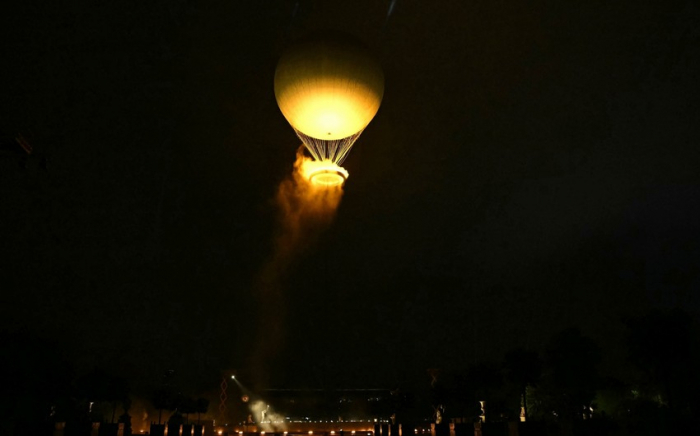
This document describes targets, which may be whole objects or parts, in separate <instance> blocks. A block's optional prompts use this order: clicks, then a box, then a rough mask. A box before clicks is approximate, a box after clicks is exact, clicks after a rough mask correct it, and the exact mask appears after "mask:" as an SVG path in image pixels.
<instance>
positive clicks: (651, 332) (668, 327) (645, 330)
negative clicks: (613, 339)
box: [627, 309, 700, 415]
mask: <svg viewBox="0 0 700 436" xmlns="http://www.w3.org/2000/svg"><path fill="white" fill-rule="evenodd" d="M627 326H628V329H629V333H628V335H627V357H628V360H629V361H630V363H632V364H633V365H634V366H635V367H636V368H637V369H638V370H640V372H641V377H640V379H639V380H638V390H639V391H640V395H641V396H642V397H645V398H659V399H660V403H661V405H665V406H667V407H668V408H670V409H672V410H676V411H684V413H688V414H691V415H692V413H693V412H698V404H697V400H696V399H695V397H696V396H697V392H696V391H695V389H696V388H695V387H696V386H698V383H700V377H698V374H697V368H698V366H700V353H699V350H700V347H699V346H698V345H699V344H698V340H697V333H696V332H695V326H694V325H693V319H692V317H691V316H690V314H689V313H687V312H685V311H683V310H680V309H674V310H671V311H660V310H656V311H653V312H650V313H648V314H646V315H644V316H641V317H637V318H633V319H631V320H629V321H628V322H627Z"/></svg>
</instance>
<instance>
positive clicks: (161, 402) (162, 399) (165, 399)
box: [151, 388, 173, 424]
mask: <svg viewBox="0 0 700 436" xmlns="http://www.w3.org/2000/svg"><path fill="white" fill-rule="evenodd" d="M172 396H173V394H172V392H170V390H169V389H167V388H160V389H157V390H156V391H155V392H153V396H152V397H151V403H152V404H153V407H155V408H156V409H158V424H161V422H162V421H163V409H166V410H167V409H168V408H169V406H170V403H172Z"/></svg>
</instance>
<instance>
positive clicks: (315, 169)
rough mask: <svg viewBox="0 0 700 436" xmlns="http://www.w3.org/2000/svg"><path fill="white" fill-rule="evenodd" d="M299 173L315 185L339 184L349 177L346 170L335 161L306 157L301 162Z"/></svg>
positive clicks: (330, 185) (328, 185)
mask: <svg viewBox="0 0 700 436" xmlns="http://www.w3.org/2000/svg"><path fill="white" fill-rule="evenodd" d="M301 173H302V175H303V176H304V178H305V179H306V180H308V181H309V182H311V184H312V185H315V186H327V187H332V186H341V185H342V184H343V183H345V180H347V178H348V177H349V175H350V174H349V173H348V172H347V170H346V169H345V168H343V167H341V166H339V165H336V164H335V163H333V162H331V161H329V160H324V161H316V160H311V159H306V160H304V162H303V163H302V164H301Z"/></svg>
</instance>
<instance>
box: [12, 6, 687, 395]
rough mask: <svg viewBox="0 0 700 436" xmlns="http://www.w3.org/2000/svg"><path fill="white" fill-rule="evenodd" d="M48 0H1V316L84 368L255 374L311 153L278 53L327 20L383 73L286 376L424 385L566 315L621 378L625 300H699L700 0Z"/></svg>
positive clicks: (138, 378) (320, 247)
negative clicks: (268, 277) (292, 195)
mask: <svg viewBox="0 0 700 436" xmlns="http://www.w3.org/2000/svg"><path fill="white" fill-rule="evenodd" d="M36 3H46V4H45V5H42V6H37V5H31V4H30V2H18V4H16V5H15V6H14V7H12V8H11V9H9V8H7V7H3V8H4V9H6V11H4V12H3V13H1V14H0V15H2V16H3V19H2V21H3V24H2V31H3V34H4V35H3V36H2V43H0V49H1V50H2V51H1V52H0V53H2V56H1V59H2V66H1V67H0V91H1V93H0V95H1V96H2V98H0V108H1V112H0V129H1V131H0V133H1V134H2V140H3V142H2V148H1V149H0V224H1V225H0V261H1V263H0V274H1V275H0V308H1V309H0V310H2V319H1V321H0V322H1V324H0V326H1V327H2V329H3V330H5V331H17V330H22V329H26V330H28V331H29V332H31V334H33V335H36V336H37V337H41V338H47V339H49V340H51V341H53V342H54V343H56V344H58V345H59V347H60V348H61V349H62V350H63V351H64V352H65V355H66V356H67V358H68V359H69V360H71V361H73V362H75V364H76V365H77V366H78V367H79V368H90V367H92V366H94V365H98V366H101V367H105V368H107V369H109V370H112V371H115V372H120V373H121V374H123V375H125V376H127V377H128V378H129V379H130V380H132V381H133V383H134V384H135V385H139V384H141V385H143V386H146V385H148V384H149V383H153V380H157V379H158V377H160V374H162V373H163V371H164V370H166V369H175V371H176V373H177V374H178V377H179V380H180V383H181V384H183V385H186V386H189V387H191V388H192V389H209V388H211V387H216V386H218V381H217V380H218V379H219V376H220V371H221V370H228V369H231V370H237V371H239V372H240V373H242V374H246V372H250V371H251V368H249V357H250V353H251V350H253V349H254V348H255V346H256V344H255V342H256V341H257V340H258V338H257V332H256V329H257V328H258V325H259V322H258V321H259V320H258V319H257V318H258V313H260V311H261V309H260V305H261V304H266V303H265V302H261V300H260V299H259V298H257V297H256V296H255V286H254V283H255V281H256V278H257V277H258V275H259V274H260V271H261V268H262V267H263V265H264V264H265V262H266V260H267V259H268V258H269V256H270V254H271V250H272V246H273V241H274V235H275V232H276V226H277V220H278V217H277V211H276V208H275V205H274V202H273V198H274V195H275V191H276V189H277V186H278V185H279V183H280V182H281V181H282V180H283V179H284V178H285V177H287V176H288V175H289V174H290V173H291V170H292V164H293V161H294V158H295V151H296V148H297V147H298V145H299V140H298V139H297V138H296V136H295V134H294V131H293V130H292V128H291V127H290V126H289V125H288V124H287V122H286V120H285V119H284V117H283V116H282V114H281V113H280V111H279V109H278V108H277V105H276V102H275V97H274V93H273V76H274V70H275V65H276V62H277V60H278V59H279V56H280V55H281V54H282V53H283V52H284V50H285V49H286V48H287V47H289V45H290V44H292V42H293V41H294V40H295V39H296V38H299V37H302V36H304V35H307V34H308V33H310V32H313V31H316V30H319V29H332V30H340V31H343V32H347V33H351V34H353V35H355V36H357V37H359V38H360V39H362V40H363V41H364V42H366V43H367V44H368V45H369V46H370V47H371V48H372V50H374V52H375V53H376V54H377V57H378V58H379V59H380V62H381V64H382V66H383V68H384V72H385V76H386V89H385V94H384V100H383V104H382V106H381V108H380V110H379V113H378V114H377V116H376V117H375V119H374V120H373V121H372V123H371V124H370V125H369V127H368V128H367V129H366V130H365V132H364V133H363V135H362V136H361V138H360V139H359V141H358V142H357V143H356V145H355V147H354V149H353V151H352V152H351V154H350V156H349V158H348V159H347V161H346V162H345V167H346V168H347V169H348V171H349V172H350V178H349V179H348V181H347V184H346V186H345V194H344V197H343V200H342V203H341V205H340V208H339V210H338V212H337V216H336V218H335V220H334V222H333V223H332V225H331V226H330V227H329V228H328V229H326V230H325V231H323V233H322V234H321V235H320V236H319V237H318V239H317V240H316V241H315V243H313V244H309V246H307V247H305V250H304V252H303V253H300V254H299V256H298V257H297V258H296V259H294V263H293V272H292V273H290V274H289V275H288V276H287V277H286V279H285V283H284V289H283V297H282V298H283V301H282V304H283V306H284V307H285V308H286V315H285V317H284V319H283V325H282V326H281V328H283V330H284V331H285V332H286V334H285V339H284V345H283V346H282V347H280V350H279V355H278V358H276V359H275V363H274V365H272V372H273V374H272V375H271V383H272V385H274V386H275V387H323V386H344V387H390V386H396V385H400V384H402V383H406V382H407V381H411V380H418V379H420V380H423V379H425V380H427V377H428V376H427V375H426V369H427V368H446V369H449V368H464V367H466V366H468V365H470V364H473V363H474V362H482V361H488V360H497V359H500V358H501V356H502V355H503V353H504V352H506V351H508V350H509V349H511V348H513V347H516V346H523V347H528V348H531V349H535V350H538V349H541V348H542V347H543V345H544V344H545V343H546V341H547V340H548V339H549V338H550V337H551V336H552V335H553V334H554V333H556V332H558V331H560V330H561V329H563V328H565V327H569V326H578V327H580V328H581V329H582V331H583V332H584V333H585V334H586V335H589V336H590V337H592V338H594V339H595V340H596V341H598V342H599V344H601V346H603V347H604V350H605V353H604V354H605V356H606V359H607V360H606V361H605V363H604V365H606V367H607V368H608V369H609V370H610V371H611V372H614V370H615V361H616V359H618V358H619V357H620V356H619V351H618V349H619V344H620V341H621V340H622V338H623V335H624V324H623V323H622V320H623V319H624V318H625V317H628V316H631V315H636V314H640V313H644V312H645V311H647V310H649V309H651V308H671V307H674V306H682V307H684V308H686V309H687V310H689V311H691V312H693V313H695V314H697V313H698V312H700V293H698V290H699V289H700V274H699V270H698V262H700V201H698V198H699V197H700V184H699V183H698V179H699V177H698V176H697V173H698V171H700V148H699V147H698V138H699V137H700V135H699V133H700V120H698V114H699V113H700V107H699V102H700V100H699V97H700V93H699V92H698V89H699V87H698V85H697V83H698V80H699V79H700V77H699V74H698V73H699V72H700V69H699V68H698V66H699V65H700V49H699V47H700V30H699V28H698V27H697V26H696V25H695V23H697V22H698V21H699V20H700V8H699V7H698V5H697V4H695V2H692V1H690V0H688V1H685V2H681V1H678V2H662V1H658V2H633V1H620V2H609V1H597V0H594V1H586V2H579V3H580V4H574V3H575V2H562V1H554V0H552V1H517V2H516V1H502V0H489V1H481V0H474V1H462V0H449V1H448V0H440V1H430V2H429V1H420V0H398V1H393V2H392V1H389V0H382V1H375V0H363V1H355V0H354V1H349V0H344V1H320V0H317V1H313V0H301V1H298V2H297V1H293V0H284V1H272V0H255V1H247V2H245V1H223V0H217V1H208V2H193V1H187V0H178V1H172V0H171V1H148V2H113V4H110V3H104V2H100V3H99V4H98V3H95V2H89V1H68V2H36ZM392 4H393V7H392V8H391V9H390V5H392ZM389 10H391V14H390V15H388V11H389ZM19 133H21V134H22V135H23V136H24V137H26V138H27V140H28V142H29V143H31V145H32V147H33V152H32V154H31V155H27V154H26V153H25V152H24V151H23V150H22V149H21V148H20V147H19V146H18V145H17V144H16V143H15V142H14V137H15V136H16V135H18V134H19Z"/></svg>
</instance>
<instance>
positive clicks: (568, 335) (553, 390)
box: [530, 328, 600, 423]
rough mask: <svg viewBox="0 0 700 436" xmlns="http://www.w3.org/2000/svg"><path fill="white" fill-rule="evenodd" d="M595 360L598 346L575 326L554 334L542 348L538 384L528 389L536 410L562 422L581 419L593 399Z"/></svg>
mask: <svg viewBox="0 0 700 436" xmlns="http://www.w3.org/2000/svg"><path fill="white" fill-rule="evenodd" d="M599 362H600V348H599V347H598V345H597V344H596V343H595V342H593V340H591V339H589V338H587V337H585V336H583V335H582V334H581V331H580V330H578V329H577V328H571V329H567V330H564V331H562V332H560V333H559V334H557V335H555V336H554V337H553V338H552V339H551V340H550V342H549V344H548V346H547V349H546V353H545V359H544V367H543V372H542V377H541V380H540V383H539V385H538V386H537V387H536V388H534V389H531V390H530V392H532V393H531V394H530V395H534V396H535V397H536V401H535V402H536V403H537V404H538V409H539V412H540V413H543V414H546V415H550V414H552V415H554V416H556V417H557V418H558V420H560V421H563V422H566V423H571V422H573V421H576V420H580V419H582V417H583V412H584V410H583V408H584V406H589V405H590V404H591V402H592V401H593V399H594V398H595V392H596V387H597V384H598V369H597V366H598V363H599ZM541 416H544V415H541Z"/></svg>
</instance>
